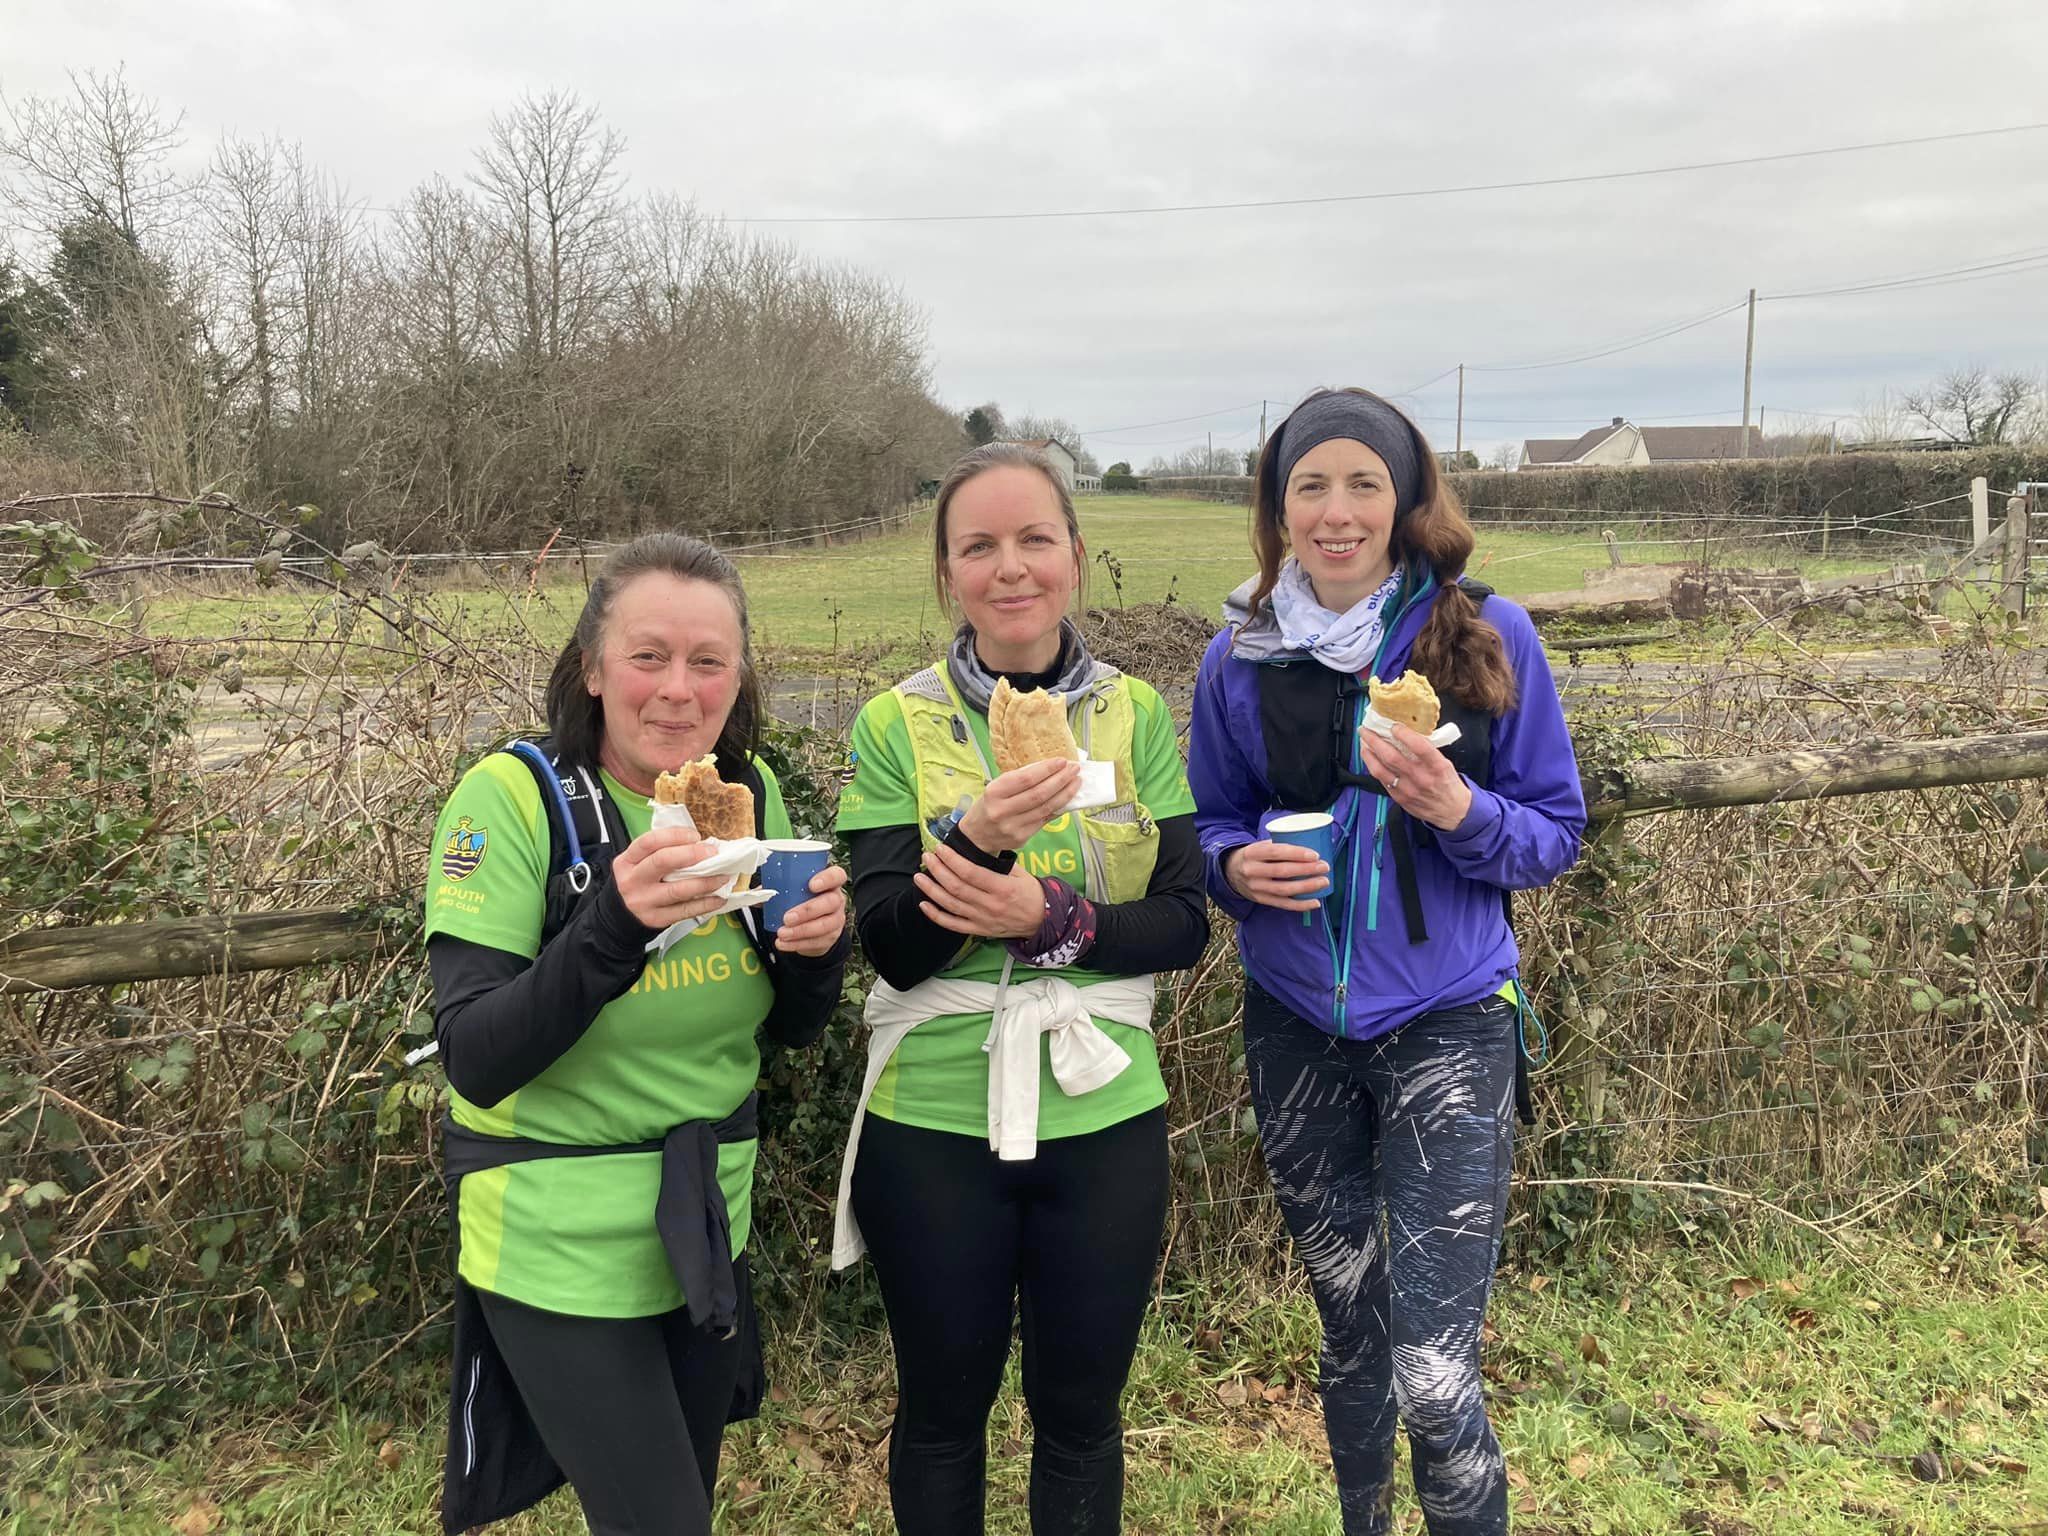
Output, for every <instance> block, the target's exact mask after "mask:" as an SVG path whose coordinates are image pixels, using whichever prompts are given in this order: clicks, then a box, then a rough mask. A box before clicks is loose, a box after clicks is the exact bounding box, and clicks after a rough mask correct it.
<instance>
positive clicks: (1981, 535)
mask: <svg viewBox="0 0 2048 1536" xmlns="http://www.w3.org/2000/svg"><path fill="white" fill-rule="evenodd" d="M1990 537H1991V482H1990V481H1989V480H1986V479H1985V478H1984V477H1983V476H1982V475H1979V476H1977V478H1976V479H1974V480H1972V481H1971V482H1970V546H1971V547H1972V548H1973V549H1974V548H1975V547H1976V546H1977V545H1979V544H1982V543H1983V542H1984V541H1985V540H1986V539H1988V538H1990Z"/></svg>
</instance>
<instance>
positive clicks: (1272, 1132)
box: [1188, 390, 1586, 1536]
mask: <svg viewBox="0 0 2048 1536" xmlns="http://www.w3.org/2000/svg"><path fill="white" fill-rule="evenodd" d="M1252 543H1253V547H1254V549H1255V551H1256V553H1257V555H1258V562H1259V572H1258V575H1257V576H1256V577H1255V578H1254V579H1253V580H1251V581H1248V582H1246V583H1245V584H1244V585H1243V586H1242V587H1240V588H1239V589H1238V590H1237V591H1236V592H1234V593H1233V594H1232V595H1231V597H1230V598H1229V599H1228V600H1227V602H1226V604H1225V614H1226V617H1227V618H1228V619H1229V620H1230V627H1229V628H1228V629H1226V630H1225V631H1224V632H1223V633H1222V634H1220V635H1218V636H1217V637H1216V639H1215V640H1214V641H1213V642H1212V643H1211V644H1210V646H1209V650H1208V653H1207V654H1206V655H1205V656H1204V657H1203V659H1202V666H1201V671H1200V674H1199V676H1198V679H1197V681H1196V685H1195V704H1194V721H1193V730H1192V735H1191V737H1190V744H1189V762H1188V777H1189V781H1190V784H1191V786H1192V788H1193V790H1194V795H1195V802H1196V824H1197V826H1198V828H1199V829H1200V832H1201V838H1202V847H1203V852H1204V854H1205V856H1206V859H1207V874H1208V885H1209V893H1210V895H1211V896H1212V897H1214V899H1215V901H1216V903H1217V905H1218V906H1220V907H1222V908H1223V910H1224V911H1226V912H1228V913H1229V914H1230V915H1231V916H1233V917H1235V918H1236V919H1237V920H1238V923H1239V928H1238V948H1239V953H1240V955H1241V956H1242V959H1243V962H1244V969H1245V1003H1244V1035H1245V1058H1246V1064H1247V1070H1248V1071H1249V1074H1250V1077H1251V1099H1252V1106H1253V1109H1254V1111H1255V1112H1256V1114H1257V1117H1258V1122H1259V1140H1260V1144H1261V1147H1262V1149H1263V1151H1264V1153H1265V1158H1266V1166H1267V1169H1268V1171H1269V1173H1270V1174H1271V1176H1272V1179H1273V1188H1274V1193H1275V1195H1276V1196H1277V1197H1278V1200H1279V1203H1280V1208H1281V1212H1282V1214H1283V1216H1284V1217H1285V1219H1286V1222H1287V1226H1288V1230H1289V1232H1290V1233H1291V1234H1292V1236H1293V1239H1294V1243H1295V1247H1296V1249H1297V1251H1298V1252H1299V1254H1300V1256H1301V1260H1302V1263H1303V1264H1304V1266H1305V1267H1306V1268H1307V1270H1308V1274H1309V1280H1310V1284H1311V1286H1312V1288H1313V1290H1314V1293H1315V1299H1316V1306H1317V1310H1318V1311H1319V1312H1320V1313H1321V1315H1322V1322H1323V1350H1322V1367H1321V1394H1322V1399H1323V1413H1324V1420H1325V1424H1326V1427H1327V1429H1328V1431H1329V1436H1330V1453H1331V1460H1332V1462H1333V1463H1334V1465H1335V1469H1336V1474H1337V1491H1338V1499H1339V1503H1340V1506H1341V1508H1342V1511H1343V1529H1344V1531H1345V1533H1346V1536H1368V1533H1372V1536H1377V1533H1380V1532H1384V1531H1386V1530H1388V1529H1389V1520H1390V1515H1389V1506H1390V1501H1391V1498H1392V1493H1393V1476H1394V1431H1395V1426H1396V1422H1397V1419H1398V1421H1399V1422H1400V1423H1401V1424H1402V1425H1405V1427H1406V1429H1407V1431H1408V1437H1409V1445H1410V1447H1411V1451H1412V1459H1413V1463H1414V1473H1415V1484H1416V1492H1417V1494H1418V1496H1419V1498H1420V1500H1421V1504H1422V1510H1423V1515H1424V1519H1425V1522H1426V1524H1427V1527H1428V1529H1429V1531H1430V1532H1431V1536H1481V1533H1491V1532H1502V1531H1505V1530H1506V1529H1507V1521H1508V1505H1507V1469H1506V1466H1505V1464H1504V1462H1503V1459H1502V1455H1501V1450H1500V1444H1499V1442H1498V1440H1497V1439H1496V1438H1495V1436H1494V1433H1493V1428H1492V1426H1491V1425H1490V1424H1489V1423H1488V1421H1487V1417H1486V1407H1485V1397H1484V1392H1483V1390H1482V1383H1481V1378H1480V1374H1479V1334H1480V1328H1481V1325H1482V1323H1483V1321H1484V1317H1485V1311H1486V1301H1487V1296H1488V1292H1489V1287H1490V1285H1491V1281H1492V1276H1493V1269H1494V1263H1495V1259H1496V1256H1497V1253H1498V1250H1499V1245H1500V1237H1501V1227H1502V1222H1503V1219H1504V1217H1505V1214H1506V1211H1505V1207H1506V1201H1507V1189H1508V1168H1509V1160H1510V1154H1511V1148H1512V1140H1513V1121H1512V1118H1511V1117H1512V1115H1513V1113H1514V1109H1515V1106H1516V1103H1517V1100H1518V1099H1523V1101H1524V1102H1526V1100H1525V1096H1524V1095H1523V1094H1521V1093H1520V1092H1518V1090H1519V1089H1520V1086H1521V1081H1522V1078H1521V1072H1520V1070H1519V1069H1520V1067H1521V1061H1522V1058H1521V1051H1520V1042H1521V1028H1520V1025H1521V1021H1522V1019H1523V1017H1524V1014H1525V1010H1526V1004H1525V1001H1524V999H1523V997H1522V994H1521V989H1520V986H1519V984H1518V981H1517V976H1518V970H1519V962H1518V952H1517V950H1516V946H1515V937H1514V933H1513V931H1512V930H1511V928H1510V927H1509V924H1508V919H1507V910H1506V893H1508V892H1511V891H1517V890H1529V889H1532V888H1534V887H1537V886H1542V885H1546V884H1548V883H1549V882H1550V881H1552V880H1554V879H1556V878H1557V876H1558V875H1560V874H1562V873H1563V872H1564V871H1565V870H1566V869H1567V868H1569V867H1570V865H1571V864H1572V862H1573V860H1574V859H1575V858H1576V857H1577V856H1578V849H1579V840H1580V836H1581V834H1582V832H1583V831H1584V828H1585V822H1586V808H1585V801H1584V798H1583V796H1582V794H1581V791H1580V787H1579V775H1578V768H1577V765H1576V763H1575V762H1574V759H1573V756H1572V744H1571V737H1570V735H1569V734H1568V732H1567V731H1566V728H1565V720H1564V712H1563V709H1562V707H1561V706H1560V704H1559V702H1558V695H1557V688H1556V685H1555V683H1554V682H1553V680H1552V678H1551V675H1550V667H1549V663H1548V661H1547V659H1546V658H1545V656H1544V654H1543V647H1542V645H1541V644H1540V642H1539V641H1538V640H1537V638H1536V633H1535V630H1534V628H1533V627H1532V626H1531V624H1530V622H1529V617H1528V615H1527V614H1526V613H1524V612H1523V611H1522V610H1521V609H1520V608H1518V607H1516V606H1515V605H1514V604H1513V603H1510V602H1508V601H1506V600H1505V599H1503V598H1501V597H1498V596H1496V595H1494V594H1493V593H1492V592H1491V591H1490V590H1489V589H1487V588H1486V587H1483V586H1481V585H1479V584H1478V583H1476V582H1472V581H1469V580H1465V579H1463V578H1464V571H1465V565H1466V562H1467V560H1468V559H1469V558H1470V557H1471V554H1472V547H1473V535H1472V525H1471V524H1470V523H1469V522H1468V521H1467V520H1466V517H1465V514H1464V511H1463V510H1462V509H1461V508H1460V506H1459V505H1458V501H1457V498H1456V496H1455V495H1454V494H1453V493H1452V492H1451V490H1450V489H1449V487H1447V486H1446V485H1445V484H1444V483H1443V481H1442V479H1441V477H1440V476H1439V474H1438V471H1437V460H1436V456H1435V454H1434V453H1432V452H1431V451H1430V448H1429V444H1428V443H1427V442H1425V441H1424V440H1423V437H1422V434H1421V432H1420V431H1419V430H1418V429H1417V428H1416V427H1415V425H1414V424H1413V423H1412V422H1410V421H1409V420H1408V419H1407V418H1406V417H1405V416H1403V415H1402V414H1401V413H1400V412H1399V411H1397V410H1395V409H1394V408H1393V407H1392V406H1390V405H1389V404H1387V403H1386V402H1385V401H1384V400H1382V399H1380V398H1379V397H1378V396H1376V395H1372V394H1369V393H1367V392H1366V391H1364V390H1331V391H1322V392H1319V393H1317V394H1314V395H1311V396H1310V397H1309V398H1308V399H1307V400H1306V401H1304V402H1303V403H1302V404H1301V405H1300V406H1299V407H1297V408H1296V410H1295V411H1294V413H1293V414H1292V415H1291V416H1290V417H1288V419H1287V420H1286V421H1285V422H1283V423H1282V424H1281V426H1280V428H1279V430H1278V431H1277V432H1275V433H1274V435H1273V437H1272V439H1271V440H1270V441H1269V442H1268V443H1267V445H1266V448H1265V451H1264V452H1263V453H1262V454H1261V455H1260V459H1259V466H1258V473H1257V475H1256V477H1255V484H1254V491H1253V503H1252ZM1418 674H1419V676H1418ZM1374 679H1378V680H1379V681H1380V682H1381V683H1383V684H1394V683H1397V682H1398V683H1401V684H1402V685H1403V686H1402V687H1401V689H1400V692H1401V693H1402V695H1404V696H1407V695H1410V694H1417V695H1422V696H1424V697H1425V698H1426V697H1427V695H1429V694H1431V693H1433V694H1434V695H1435V697H1436V700H1437V701H1439V702H1440V705H1441V719H1440V721H1439V722H1438V724H1437V728H1436V729H1435V731H1434V733H1433V734H1432V735H1425V734H1424V733H1423V732H1422V731H1419V730H1416V729H1414V728H1412V726H1411V725H1407V724H1392V723H1390V722H1389V721H1388V720H1387V719H1384V718H1382V717H1381V716H1380V714H1379V712H1377V711H1370V714H1371V719H1370V720H1369V719H1368V713H1369V709H1368V694H1369V690H1370V688H1371V686H1372V682H1373V680H1374ZM1423 679H1426V680H1427V684H1428V687H1426V688H1425V687H1424V686H1423V683H1422V680H1423ZM1390 707H1391V706H1390ZM1404 713H1405V711H1404ZM1422 723H1424V724H1427V723H1429V722H1428V721H1427V719H1426V717H1425V718H1424V719H1423V720H1422ZM1448 726H1455V727H1456V731H1455V732H1451V731H1449V730H1447V729H1445V727H1448ZM1453 736H1455V739H1454V740H1453V739H1451V738H1452V737H1453ZM1439 743H1441V745H1439ZM1276 820H1277V821H1279V822H1280V826H1279V827H1278V828H1274V827H1273V823H1274V822H1275V821H1276Z"/></svg>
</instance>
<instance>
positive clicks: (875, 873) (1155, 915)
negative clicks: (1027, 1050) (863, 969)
mask: <svg viewBox="0 0 2048 1536" xmlns="http://www.w3.org/2000/svg"><path fill="white" fill-rule="evenodd" d="M846 842H847V849H848V862H849V864H850V866H851V869H852V874H853V910H854V912H855V914H856V919H855V920H856V922H857V924H858V926H859V928H860V942H861V947H862V948H863V949H864V950H865V951H866V952H867V955H868V958H869V959H870V960H872V961H873V962H874V966H875V969H876V970H877V971H879V972H880V973H881V976H882V979H883V980H884V981H886V982H888V983H889V985H890V986H892V987H896V988H898V989H899V990H900V989H908V988H910V987H914V986H916V985H917V984H918V983H919V982H921V981H925V980H928V979H929V978H931V977H933V976H936V975H937V974H938V973H939V972H940V971H942V970H944V969H945V968H946V967H947V966H948V965H950V964H951V963H952V962H953V960H954V958H955V957H956V956H958V955H959V953H960V950H961V948H962V946H963V945H964V944H965V943H967V942H969V941H967V940H964V939H963V938H962V937H961V936H960V935H959V934H957V933H954V932H953V931H952V930H951V929H948V928H942V927H940V926H939V925H938V924H937V923H935V922H933V921H932V920H931V919H930V918H928V917H926V916H925V915H924V913H923V911H921V910H920V908H919V903H920V902H922V901H923V900H924V897H923V896H922V894H921V893H920V892H919V891H918V889H917V887H916V885H914V884H913V883H912V881H911V876H913V875H915V874H916V873H917V871H918V869H919V868H920V867H921V864H922V861H923V858H924V853H923V848H922V846H921V844H920V842H919V835H918V829H917V828H916V827H915V826H912V825H909V824H907V823H906V824H905V825H902V826H894V827H870V828H867V829H866V830H864V831H859V832H850V833H848V834H847V839H846ZM946 846H947V847H948V848H951V849H953V850H954V851H955V852H957V853H959V854H960V855H961V856H962V857H963V858H967V859H971V860H973V861H974V862H975V863H977V864H979V865H981V866H982V867H983V868H984V869H992V870H995V871H996V872H997V873H999V874H1000V873H1006V872H1007V871H1008V870H1009V869H1010V867H1011V866H1012V865H1013V864H1015V863H1016V855H1015V854H1014V853H1004V854H1000V855H990V854H987V853H984V852H982V850H981V849H979V848H977V847H976V846H975V845H974V844H973V843H972V842H970V841H969V840H968V839H967V837H966V835H965V834H964V833H962V832H961V831H960V829H959V828H958V827H955V828H954V829H953V831H952V835H951V836H949V837H948V838H947V839H946ZM1202 873H1203V860H1202V844H1201V840H1200V838H1199V837H1197V835H1196V833H1195V818H1194V817H1193V816H1169V817H1167V818H1166V819H1165V820H1163V821H1161V822H1160V823H1159V860H1158V863H1157V864H1155V865H1154V866H1153V870H1152V879H1151V882H1150V884H1148V885H1147V887H1146V889H1145V894H1144V895H1143V896H1141V897H1139V898H1138V899H1137V900H1136V901H1119V902H1098V903H1097V904H1096V907H1095V922H1096V929H1095V943H1094V945H1093V946H1092V947H1091V948H1090V949H1089V951H1088V953H1087V954H1085V955H1083V956H1082V957H1081V959H1080V961H1079V962H1078V963H1079V964H1080V966H1081V968H1082V969H1084V970H1090V971H1101V972H1104V973H1105V974H1107V975H1112V976H1144V975H1149V974H1150V973H1152V972H1154V971H1179V970H1185V969H1187V967H1189V966H1191V965H1193V964H1194V963H1195V962H1196V961H1197V960H1199V959H1201V958H1202V950H1203V948H1204V947H1205V946H1206V945H1207V944H1208V942H1209V900H1208V897H1207V895H1206V894H1205V893H1204V891H1203V887H1202Z"/></svg>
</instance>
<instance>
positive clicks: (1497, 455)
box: [1486, 441, 1522, 470]
mask: <svg viewBox="0 0 2048 1536" xmlns="http://www.w3.org/2000/svg"><path fill="white" fill-rule="evenodd" d="M1486 467H1487V468H1488V469H1501V470H1507V469H1520V468H1521V467H1522V445H1521V444H1520V443H1518V442H1514V441H1509V442H1504V443H1495V444H1494V445H1493V452H1491V453H1489V454H1488V455H1487V456H1486Z"/></svg>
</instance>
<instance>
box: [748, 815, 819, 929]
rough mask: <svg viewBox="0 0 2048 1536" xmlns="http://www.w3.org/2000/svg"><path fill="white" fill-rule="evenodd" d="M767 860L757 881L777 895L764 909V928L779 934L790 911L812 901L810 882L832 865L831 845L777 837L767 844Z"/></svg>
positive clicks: (769, 900) (803, 839) (756, 877)
mask: <svg viewBox="0 0 2048 1536" xmlns="http://www.w3.org/2000/svg"><path fill="white" fill-rule="evenodd" d="M767 848H768V857H767V859H766V861H765V862H763V864H762V865H761V872H760V873H759V874H758V875H756V876H755V877H754V878H755V880H756V881H757V882H758V883H759V884H760V885H761V886H762V887H763V888H764V889H767V890H771V891H773V892H774V893H775V894H774V895H773V896H771V897H769V898H768V900H767V901H766V902H765V903H764V904H763V905H762V907H761V926H762V927H763V928H765V929H766V930H767V931H768V932H770V933H775V932H778V931H779V930H780V929H781V927H782V920H783V919H784V918H785V917H787V916H788V915H789V911H790V908H792V907H800V906H802V905H803V904H804V903H805V902H807V901H809V900H810V899H811V881H812V879H813V878H814V877H815V876H818V875H822V874H823V873H824V872H825V866H826V865H827V864H830V863H831V862H832V845H831V844H830V843H816V842H812V841H811V840H810V839H809V838H803V837H775V838H770V839H769V840H768V843H767Z"/></svg>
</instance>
